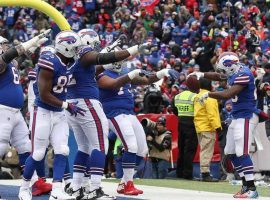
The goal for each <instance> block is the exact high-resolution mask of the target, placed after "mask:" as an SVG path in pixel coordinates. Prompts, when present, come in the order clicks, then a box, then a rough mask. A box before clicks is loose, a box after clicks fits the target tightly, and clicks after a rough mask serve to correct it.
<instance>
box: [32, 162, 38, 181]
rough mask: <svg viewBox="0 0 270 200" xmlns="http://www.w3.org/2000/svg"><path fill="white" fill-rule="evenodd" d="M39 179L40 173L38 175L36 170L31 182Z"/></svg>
mask: <svg viewBox="0 0 270 200" xmlns="http://www.w3.org/2000/svg"><path fill="white" fill-rule="evenodd" d="M38 164H39V163H38ZM37 181H38V175H37V172H36V171H34V174H33V176H32V178H31V184H32V185H33V184H34V183H35V182H37Z"/></svg>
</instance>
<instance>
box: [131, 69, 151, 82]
mask: <svg viewBox="0 0 270 200" xmlns="http://www.w3.org/2000/svg"><path fill="white" fill-rule="evenodd" d="M150 74H151V72H148V71H145V70H142V69H135V70H133V71H131V72H129V73H128V74H127V75H128V77H129V78H130V80H132V79H134V78H136V77H138V76H146V77H148V76H149V75H150Z"/></svg>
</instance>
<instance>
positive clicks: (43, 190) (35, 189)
mask: <svg viewBox="0 0 270 200" xmlns="http://www.w3.org/2000/svg"><path fill="white" fill-rule="evenodd" d="M51 190H52V184H50V183H46V182H45V181H44V180H43V179H42V178H39V179H38V180H37V181H36V182H35V183H34V184H33V185H32V195H33V196H39V195H42V194H48V193H49V192H50V191H51Z"/></svg>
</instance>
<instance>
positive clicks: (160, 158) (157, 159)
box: [141, 116, 172, 179]
mask: <svg viewBox="0 0 270 200" xmlns="http://www.w3.org/2000/svg"><path fill="white" fill-rule="evenodd" d="M141 123H142V125H143V127H144V128H145V133H146V140H147V145H148V147H149V157H150V160H151V162H152V176H153V178H156V179H163V178H166V176H167V173H168V168H169V167H170V162H169V161H170V155H171V153H170V151H171V143H172V133H171V131H168V130H167V128H166V118H165V117H164V116H161V117H159V118H158V120H157V122H153V121H151V120H149V119H147V118H144V119H142V122H141Z"/></svg>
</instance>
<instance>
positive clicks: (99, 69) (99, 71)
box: [96, 65, 104, 76]
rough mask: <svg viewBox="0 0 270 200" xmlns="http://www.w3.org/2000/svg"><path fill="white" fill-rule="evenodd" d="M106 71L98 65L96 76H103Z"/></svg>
mask: <svg viewBox="0 0 270 200" xmlns="http://www.w3.org/2000/svg"><path fill="white" fill-rule="evenodd" d="M103 71H104V68H103V66H102V65H96V76H98V75H99V74H101V73H102V72H103Z"/></svg>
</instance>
